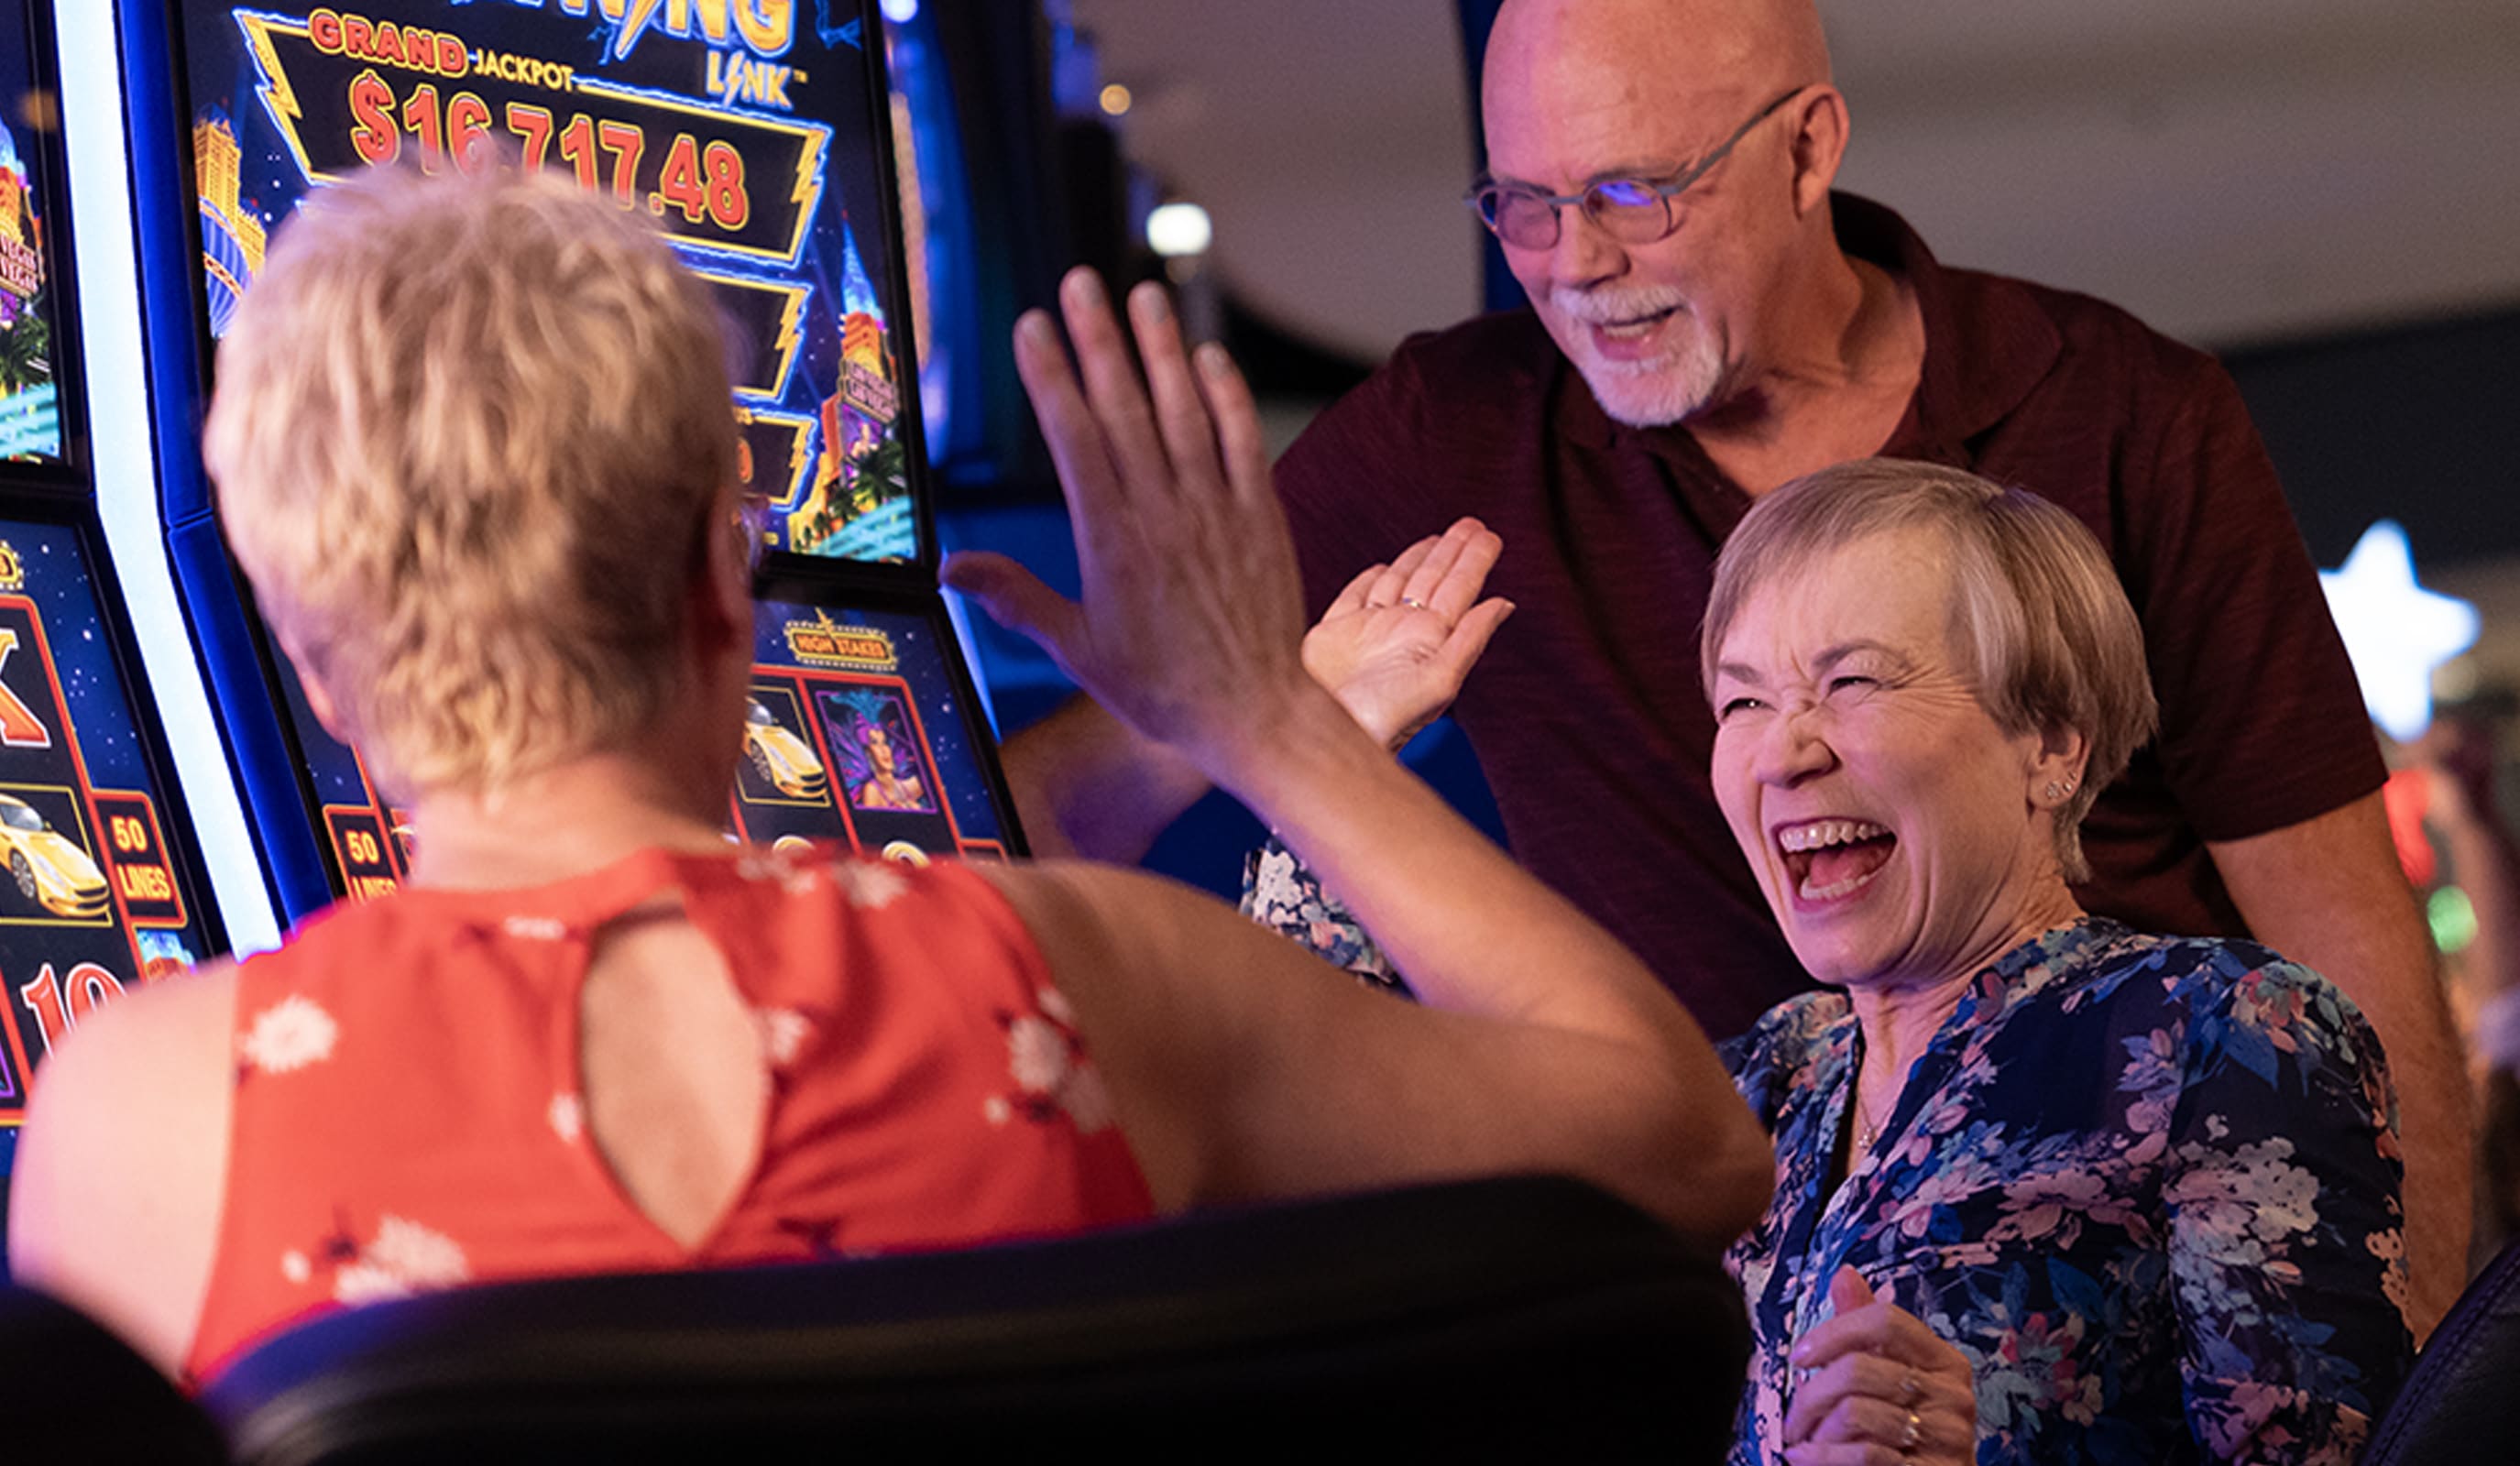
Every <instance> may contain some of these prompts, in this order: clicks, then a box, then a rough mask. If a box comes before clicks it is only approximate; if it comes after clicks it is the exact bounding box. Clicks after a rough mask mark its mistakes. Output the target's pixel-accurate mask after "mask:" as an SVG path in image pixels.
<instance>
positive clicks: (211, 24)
mask: <svg viewBox="0 0 2520 1466" xmlns="http://www.w3.org/2000/svg"><path fill="white" fill-rule="evenodd" d="M175 11H176V14H177V16H178V18H179V24H178V26H177V30H176V39H177V42H178V44H179V46H180V50H181V54H182V55H181V68H182V81H183V85H184V94H185V97H186V100H187V104H188V110H189V116H188V118H187V127H188V130H189V133H190V139H191V147H192V155H193V159H192V160H193V177H194V180H195V184H196V197H197V200H198V203H199V213H200V230H201V243H202V270H203V282H202V285H203V301H202V305H203V314H204V320H205V325H206V327H207V329H208V331H209V333H211V334H212V335H213V336H215V335H217V334H219V333H222V332H223V331H224V330H225V328H226V325H227V322H228V320H229V319H230V318H231V317H232V316H233V314H234V312H235V309H236V304H237V302H238V301H239V300H240V299H242V298H243V296H244V294H245V293H246V292H247V291H248V290H249V289H252V283H253V276H254V275H255V274H256V273H257V272H258V271H259V270H260V268H261V264H262V253H263V249H264V247H265V245H266V244H267V242H268V240H269V237H270V234H271V231H272V230H273V229H274V228H275V227H276V226H277V225H278V223H279V222H280V221H281V220H282V219H283V218H285V217H286V216H287V214H288V213H289V211H290V210H291V209H293V208H294V207H296V205H297V203H298V202H299V200H302V199H304V198H305V196H306V195H307V194H308V193H310V192H311V191H313V190H315V189H318V188H321V187H322V186H323V185H325V184H328V183H332V182H335V181H337V180H338V179H340V178H342V177H344V176H347V175H349V174H351V173H355V172H357V171H359V170H360V169H362V168H365V167H368V166H370V165H374V164H406V165H411V166H416V167H419V168H421V169H423V170H425V171H436V170H439V169H445V168H464V169H472V168H490V167H512V166H517V165H523V166H529V167H556V168H561V169H563V170H565V171H568V172H572V173H574V174H575V175H576V177H577V180H578V182H579V183H580V184H582V185H583V186H584V187H586V188H587V189H589V190H590V191H593V192H597V193H601V194H604V195H607V196H608V197H610V198H612V199H613V200H615V201H616V202H617V203H618V204H619V205H620V206H621V207H622V208H623V209H624V210H625V211H628V212H632V213H639V214H644V215H646V216H647V217H649V218H651V219H652V220H653V221H654V222H655V224H656V225H657V227H658V228H659V229H660V230H661V231H662V232H663V233H664V235H665V237H666V238H667V239H668V240H670V241H672V243H673V244H674V246H675V248H676V250H677V251H678V252H679V253H680V254H681V255H682V256H683V259H684V262H685V263H686V264H688V265H690V266H691V268H692V269H693V270H694V271H695V272H696V273H697V274H698V275H699V276H700V278H701V279H702V280H704V281H706V282H707V284H708V286H709V288H710V289H711V290H712V291H713V292H714V293H715V294H716V296H717V300H718V304H719V307H720V309H721V310H722V311H723V313H724V315H725V317H726V319H727V320H728V321H729V322H730V323H731V324H732V326H733V328H734V330H735V332H736V333H737V336H738V341H737V353H736V377H737V382H736V402H737V404H738V408H739V413H740V416H741V417H742V421H743V423H744V427H745V441H746V444H747V446H748V447H749V448H750V450H751V457H752V460H753V463H754V465H755V466H756V471H757V481H758V484H759V487H760V488H761V489H762V490H763V491H764V492H765V493H767V494H768V495H769V496H770V498H771V500H772V501H773V505H774V510H775V512H774V514H773V516H772V518H771V520H770V524H771V535H772V543H773V544H774V545H775V546H776V547H777V548H778V549H781V550H785V551H790V552H793V553H796V554H801V555H818V556H828V557H832V558H838V559H845V560H855V561H864V562H878V563H880V562H908V561H915V560H917V559H919V558H921V556H922V553H923V551H924V547H925V545H926V543H927V539H928V525H927V522H926V519H925V516H924V514H923V513H922V510H921V506H920V505H919V503H918V502H917V500H916V498H915V496H913V494H912V493H911V490H910V478H909V473H908V471H907V469H906V466H905V465H906V461H907V459H908V458H909V457H910V456H911V454H913V453H914V452H916V451H917V450H918V449H919V447H920V445H919V443H918V442H917V441H915V438H916V435H917V432H918V424H919V419H918V417H917V415H916V414H915V413H911V412H907V411H905V410H904V409H905V406H906V405H907V398H908V396H909V394H910V393H912V392H915V390H916V378H914V377H909V376H906V375H905V372H904V365H905V362H906V359H907V342H904V343H901V344H900V345H899V346H897V345H896V343H895V341H894V339H893V336H894V333H895V325H896V320H897V319H900V324H902V325H904V326H905V327H906V325H907V321H906V319H905V318H902V317H901V313H897V312H896V311H894V310H893V309H891V308H890V306H889V303H888V298H899V295H900V293H901V292H900V291H898V290H893V289H882V288H879V287H878V285H877V282H878V281H886V280H888V279H889V278H890V277H891V276H892V275H893V273H894V271H895V268H896V264H897V261H896V260H895V257H894V256H895V253H896V249H895V246H894V243H893V242H894V240H895V239H896V238H897V235H896V232H895V230H894V227H893V222H892V207H891V202H890V197H889V195H888V193H887V190H886V188H885V184H886V181H887V170H888V168H889V167H890V166H891V158H890V152H889V141H888V138H889V129H888V124H887V114H888V112H889V109H890V105H891V104H890V101H889V98H888V96H887V93H886V91H885V88H884V83H883V73H882V67H881V60H880V57H879V55H878V54H877V53H878V52H879V51H880V48H881V32H880V29H879V28H877V26H876V25H875V23H874V22H871V21H870V20H869V19H867V18H866V17H863V16H861V15H860V14H859V12H858V8H857V6H856V5H855V4H853V3H848V0H840V3H834V0H549V3H545V0H370V3H367V4H363V5H354V6H342V7H331V6H313V7H307V6H271V5H235V4H206V3H201V0H178V3H177V4H176V5H175Z"/></svg>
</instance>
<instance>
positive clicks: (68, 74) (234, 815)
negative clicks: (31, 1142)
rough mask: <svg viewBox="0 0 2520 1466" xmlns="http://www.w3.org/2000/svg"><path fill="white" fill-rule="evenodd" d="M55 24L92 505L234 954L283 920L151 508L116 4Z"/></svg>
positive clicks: (153, 495)
mask: <svg viewBox="0 0 2520 1466" xmlns="http://www.w3.org/2000/svg"><path fill="white" fill-rule="evenodd" d="M54 23H55V25H56V27H57V29H58V34H59V40H60V45H61V55H62V113H63V129H62V130H63V136H64V137H65V139H66V140H67V147H68V153H69V188H70V199H71V209H70V211H71V213H73V214H74V215H76V217H77V219H78V243H79V251H78V296H79V317H80V333H79V337H80V345H81V347H82V348H83V354H84V357H85V365H86V381H87V393H88V416H89V423H88V435H89V440H90V441H89V452H90V454H91V456H92V458H93V461H94V465H95V468H96V486H97V489H96V492H97V510H98V513H99V515H100V516H101V517H102V518H103V520H104V524H105V537H106V542H107V544H108V546H109V547H110V548H111V549H112V554H113V563H114V569H115V571H116V572H117V573H118V575H119V577H120V580H121V583H122V591H123V600H124V605H123V613H124V614H125V615H127V616H129V617H130V619H131V628H132V633H133V638H134V640H135V641H137V642H138V643H139V644H140V659H141V662H142V663H143V665H144V667H145V670H146V671H147V674H148V678H149V689H150V691H151V692H152V693H153V694H154V696H155V698H156V700H157V703H158V717H159V719H160V720H161V721H162V722H163V724H164V726H165V730H166V742H167V745H168V752H169V754H170V755H171V756H172V758H173V760H174V764H175V775H176V778H177V780H178V781H179V782H180V783H181V785H182V787H183V792H184V803H185V806H186V808H187V810H188V812H189V813H190V814H191V815H192V818H193V825H194V834H195V836H196V838H198V839H199V841H200V842H201V850H202V859H203V865H204V866H206V867H207V869H206V871H205V872H204V873H205V874H206V875H207V877H208V879H209V883H210V891H211V895H212V898H213V899H214V900H215V901H216V902H217V904H218V909H219V915H220V917H221V919H222V920H223V921H224V922H225V923H226V926H227V933H228V941H229V944H230V945H231V946H232V947H233V948H234V949H235V950H236V952H238V953H239V954H240V955H242V954H246V953H252V952H261V951H267V950H268V949H270V948H273V947H277V946H278V945H280V924H279V922H278V920H277V919H276V917H275V914H274V912H273V910H272V905H271V897H270V894H269V892H268V891H267V890H266V889H265V887H264V885H263V877H262V863H261V861H260V860H259V858H258V857H257V856H256V855H255V853H254V843H253V837H252V835H251V833H250V832H249V831H248V829H247V827H246V818H245V806H244V803H243V801H242V800H241V799H240V798H239V797H238V794H237V788H236V783H235V780H234V778H233V777H232V776H231V774H230V772H229V769H228V763H227V757H226V754H225V752H224V751H223V745H222V743H221V742H220V738H219V732H218V725H217V724H216V722H215V721H213V719H212V718H211V716H210V702H209V694H208V691H207V689H205V688H204V687H203V683H202V675H201V669H200V667H199V666H198V664H197V663H196V662H195V660H194V654H193V640H192V635H191V633H190V631H189V630H188V629H187V627H186V625H185V621H184V614H183V611H182V609H181V608H180V605H179V603H178V601H177V600H176V595H175V582H174V577H173V574H172V573H171V571H170V570H169V568H168V565H167V562H166V546H165V542H164V540H163V539H162V538H161V526H160V524H159V521H158V461H157V448H156V441H155V437H154V435H153V433H152V430H151V422H150V413H149V392H150V381H149V370H148V361H147V356H146V353H145V352H144V351H143V350H142V348H141V343H140V316H139V312H138V310H137V309H135V308H134V302H135V301H137V300H138V299H139V298H140V280H139V272H138V265H137V255H136V252H135V245H134V243H133V238H132V227H133V226H132V212H131V166H130V164H131V159H130V153H129V145H128V143H127V141H126V137H125V134H124V131H123V116H122V89H123V75H122V51H121V47H120V44H119V40H118V37H117V36H116V33H115V29H114V14H113V7H112V6H109V5H65V6H61V7H59V8H58V9H57V10H56V12H55V22H54Z"/></svg>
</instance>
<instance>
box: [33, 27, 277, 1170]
mask: <svg viewBox="0 0 2520 1466" xmlns="http://www.w3.org/2000/svg"><path fill="white" fill-rule="evenodd" d="M62 69H63V68H62V67H61V62H60V56H59V53H58V51H57V49H56V36H55V33H54V27H53V22H52V13H51V9H50V7H48V6H40V5H36V4H32V3H28V0H0V1201H4V1200H5V1197H6V1190H7V1174H8V1172H9V1170H10V1166H11V1162H12V1161H13V1160H14V1158H15V1153H16V1143H17V1133H18V1126H19V1124H20V1123H21V1121H22V1118H23V1112H24V1107H25V1103H26V1096H27V1086H28V1081H29V1078H30V1076H31V1075H32V1073H33V1071H34V1069H35V1068H36V1066H38V1065H40V1064H41V1063H42V1062H43V1059H44V1057H45V1055H46V1054H47V1053H48V1052H49V1051H50V1050H51V1049H52V1047H53V1046H54V1045H55V1044H58V1043H60V1042H61V1041H62V1040H63V1039H64V1038H65V1037H66V1036H67V1034H68V1033H69V1032H70V1031H71V1030H73V1029H75V1028H76V1027H77V1026H78V1025H79V1023H80V1022H81V1021H82V1020H83V1019H85V1018H86V1017H87V1016H88V1015H90V1014H91V1013H93V1012H94V1011H95V1010H96V1008H97V1007H98V1006H99V1005H100V1004H102V1003H104V1002H107V1001H109V1000H112V999H113V998H114V997H116V996H118V995H120V994H121V993H123V992H125V991H127V990H129V989H132V988H135V987H137V986H139V985H141V984H143V983H147V982H153V981H156V980H158V978H161V977H164V976H166V975H168V974H170V973H173V972H177V971H181V970H183V969H185V968H187V967H190V966H191V965H193V964H194V963H195V962H197V961H199V960H201V959H202V958H203V957H205V956H208V955H213V954H216V953H220V952H223V951H225V950H226V947H227V938H228V933H227V931H226V929H225V927H224V926H223V924H222V922H221V920H220V915H219V911H217V910H216V909H215V907H214V906H213V905H212V904H211V903H210V902H209V901H206V900H205V899H204V898H205V896H206V895H207V893H208V891H209V889H210V887H209V882H208V881H207V880H206V879H205V869H206V867H205V864H204V861H203V852H202V846H201V844H200V842H199V840H198V839H197V837H196V833H195V828H194V823H193V820H192V818H191V814H190V812H189V810H188V807H187V804H186V801H185V799H184V798H183V795H182V792H181V789H182V783H181V780H182V778H183V777H186V775H187V774H193V773H198V774H200V775H202V776H203V778H204V780H205V782H206V784H207V785H209V786H215V787H217V788H219V789H222V790H223V789H224V787H225V778H224V773H223V769H222V767H221V765H220V763H219V761H218V757H217V752H216V746H215V742H214V741H212V742H211V743H210V744H209V746H208V747H207V748H206V749H197V750H196V752H197V753H205V754H206V758H205V759H204V760H203V762H201V763H200V764H199V765H198V767H197V768H195V769H193V770H189V771H186V772H185V773H184V774H179V771H178V769H177V760H176V758H175V756H174V753H173V750H172V747H171V745H170V743H169V739H168V736H167V728H166V724H165V723H164V722H163V721H162V720H161V718H160V716H159V709H158V700H157V697H156V695H155V689H154V688H153V668H156V669H163V670H168V671H169V672H170V673H171V674H172V675H173V676H174V677H175V679H176V680H178V681H180V680H181V679H182V677H183V676H185V675H186V669H187V668H188V667H189V663H190V660H191V654H190V648H189V646H188V645H187V644H185V643H184V640H183V634H182V627H181V623H180V621H176V622H173V623H172V624H171V626H170V625H169V624H168V623H166V622H164V621H163V620H162V619H154V620H151V621H150V624H149V625H148V628H147V630H148V633H149V637H150V640H151V641H152V642H153V643H155V644H156V645H154V646H153V648H152V649H153V650H154V651H156V652H157V653H158V655H156V656H153V657H147V658H144V655H143V651H142V645H141V639H140V637H139V636H137V635H135V632H136V630H137V629H138V628H137V627H136V626H135V622H136V621H139V620H142V619H147V618H148V617H149V608H148V606H147V605H146V604H142V603H135V602H134V601H133V600H128V599H126V595H125V591H124V577H123V575H122V574H121V573H120V572H121V570H122V569H123V568H128V569H129V570H130V571H131V578H132V580H133V581H134V583H135V584H137V583H139V582H142V581H145V580H146V579H147V578H149V577H150V576H153V575H154V576H156V577H157V579H158V588H159V590H160V592H161V593H162V591H163V589H164V586H163V581H164V567H163V563H162V557H161V556H159V555H157V554H156V553H155V552H156V542H155V540H154V538H153V537H151V536H149V535H148V534H147V533H146V532H145V526H144V529H143V532H142V533H141V534H140V536H139V537H138V538H137V539H136V540H135V539H133V538H131V537H128V536H124V535H117V534H116V533H115V528H116V526H115V524H114V523H113V522H112V520H113V514H112V510H113V509H114V508H115V503H114V502H110V500H118V501H127V500H129V499H130V498H132V497H133V496H134V494H135V493H136V495H137V496H138V497H139V498H140V499H141V500H143V501H144V502H145V499H146V497H147V494H148V483H147V479H146V476H145V473H144V474H143V475H142V477H141V478H140V479H139V480H138V481H137V482H136V483H135V482H134V481H133V480H132V479H131V478H130V477H129V476H128V475H127V474H124V473H122V472H121V471H120V465H119V462H118V461H116V460H114V459H113V457H112V453H110V452H108V453H99V452H94V451H92V448H93V447H95V446H96V445H95V444H94V443H93V442H92V429H93V431H94V432H95V433H99V434H101V433H111V432H115V431H118V430H119V420H118V419H115V418H113V417H112V415H111V414H110V413H109V414H106V415H104V416H105V418H106V422H105V423H104V424H102V425H98V424H97V423H96V422H95V421H94V420H93V419H92V417H91V414H90V412H89V410H88V407H89V393H90V390H91V387H92V386H94V385H95V383H94V382H93V381H92V380H91V378H92V377H103V376H109V375H110V374H108V373H95V374H92V373H91V372H90V371H89V370H88V367H89V364H90V362H91V360H92V358H93V353H90V352H88V351H87V350H85V349H84V346H85V340H84V333H83V332H82V329H81V327H82V317H83V315H85V314H86V312H84V311H83V310H82V309H81V306H82V303H83V302H82V296H81V289H80V287H81V284H82V282H81V281H80V280H78V279H77V278H76V275H77V271H76V270H75V269H74V250H73V238H72V235H73V231H72V229H71V218H70V205H71V200H72V198H73V191H72V190H71V188H70V176H69V161H70V160H69V153H68V148H67V141H66V136H65V128H64V111H65V110H64V105H63V104H64V98H63V94H62V90H61V76H62ZM111 181H112V185H113V186H114V187H120V186H121V179H120V178H119V177H118V176H116V177H112V180H111ZM82 197H85V196H82ZM100 294H102V296H103V302H102V303H103V304H104V305H105V306H106V307H107V308H108V309H111V307H112V304H113V297H112V293H111V289H110V283H109V287H108V288H107V289H103V290H101V291H95V290H92V291H91V292H90V294H89V295H88V297H87V298H86V301H85V302H84V303H86V304H87V305H89V306H91V307H93V306H96V305H98V304H99V303H100V301H99V295H100ZM125 308H127V306H126V307H125ZM121 324H125V325H127V324H128V323H121ZM107 406H108V407H111V406H112V404H107ZM126 517H127V516H126ZM135 546H136V548H137V550H138V552H139V553H138V555H136V561H137V562H136V563H127V564H125V563H118V562H128V561H131V560H133V559H134V558H135V556H134V555H132V552H133V550H134V548H135ZM160 608H162V605H161V606H160ZM193 690H194V693H195V695H196V696H197V697H198V693H199V688H198V685H195V687H194V689H193ZM216 797H225V796H224V794H223V793H222V794H220V795H218V796H216ZM244 864H245V865H246V866H247V873H246V878H245V879H244V881H243V882H242V883H240V885H239V889H241V890H243V891H244V892H245V894H246V901H247V904H248V905H250V904H251V901H252V899H253V897H254V895H255V891H254V887H255V886H257V885H258V880H256V879H255V878H253V877H252V876H251V874H250V860H249V857H248V861H247V862H245V863H244Z"/></svg>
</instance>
